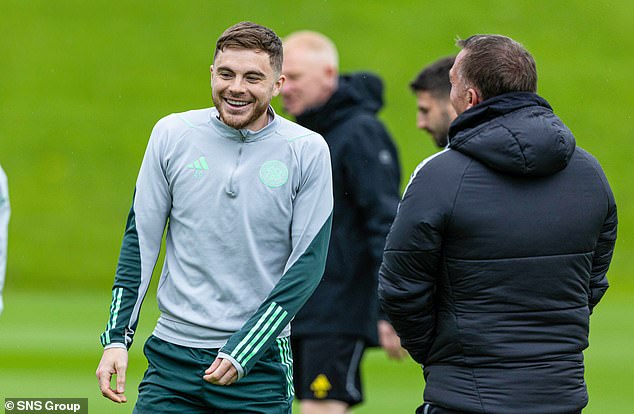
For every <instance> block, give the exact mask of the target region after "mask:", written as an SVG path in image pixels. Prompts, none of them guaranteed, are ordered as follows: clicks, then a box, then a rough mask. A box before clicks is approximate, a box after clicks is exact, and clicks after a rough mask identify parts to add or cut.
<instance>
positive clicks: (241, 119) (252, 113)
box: [212, 96, 269, 129]
mask: <svg viewBox="0 0 634 414" xmlns="http://www.w3.org/2000/svg"><path fill="white" fill-rule="evenodd" d="M230 99H231V98H230ZM236 99H239V98H236ZM212 100H213V103H214V106H215V107H216V109H217V110H218V113H219V115H220V120H221V121H222V122H224V123H225V124H226V125H228V126H230V127H231V128H234V129H245V128H246V127H248V126H249V125H251V124H253V123H254V122H255V121H257V120H258V119H259V118H260V117H261V116H262V114H264V113H265V112H266V111H267V110H268V107H269V106H268V104H264V103H262V102H260V101H258V100H256V101H254V102H251V103H249V104H248V105H247V106H250V110H249V111H246V112H240V113H231V112H232V111H231V109H232V108H230V107H228V103H227V102H226V101H225V100H224V99H223V98H222V97H216V96H212Z"/></svg>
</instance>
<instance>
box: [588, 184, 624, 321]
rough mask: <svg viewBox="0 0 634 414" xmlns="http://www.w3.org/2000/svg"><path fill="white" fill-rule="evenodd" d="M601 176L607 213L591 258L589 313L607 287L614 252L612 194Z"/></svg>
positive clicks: (613, 204) (613, 207) (614, 205)
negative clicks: (605, 196)
mask: <svg viewBox="0 0 634 414" xmlns="http://www.w3.org/2000/svg"><path fill="white" fill-rule="evenodd" d="M602 178H603V179H604V182H605V185H606V188H607V193H608V214H607V216H606V218H605V221H604V223H603V227H602V228H601V233H600V234H599V239H598V240H597V244H596V247H595V249H594V256H593V259H592V271H591V273H590V290H589V295H588V304H589V306H590V313H592V311H593V309H594V307H595V306H596V305H597V304H598V303H599V301H600V300H601V298H602V297H603V295H604V294H605V292H606V291H607V290H608V287H609V284H608V278H607V272H608V268H609V267H610V262H611V261H612V253H613V252H614V245H615V243H616V232H617V224H618V218H617V214H616V203H615V201H614V195H613V194H612V191H611V190H610V187H609V185H608V184H607V180H606V179H605V176H603V177H602Z"/></svg>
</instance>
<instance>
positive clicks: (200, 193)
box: [97, 22, 332, 414]
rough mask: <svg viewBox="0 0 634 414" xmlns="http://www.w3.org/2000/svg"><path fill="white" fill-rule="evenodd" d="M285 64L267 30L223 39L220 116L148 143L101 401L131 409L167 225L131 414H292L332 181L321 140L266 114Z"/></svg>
mask: <svg viewBox="0 0 634 414" xmlns="http://www.w3.org/2000/svg"><path fill="white" fill-rule="evenodd" d="M282 53H283V48H282V41H281V40H280V38H279V37H278V36H277V35H276V34H275V33H274V32H273V31H272V30H270V29H268V28H266V27H263V26H260V25H257V24H255V23H251V22H242V23H238V24H236V25H234V26H232V27H230V28H228V29H227V30H226V31H225V32H224V33H223V34H222V35H221V36H220V38H219V39H218V41H217V42H216V50H215V53H214V61H213V65H212V66H211V85H212V99H213V103H214V106H213V107H211V108H205V109H198V110H192V111H187V112H183V113H177V114H172V115H168V116H166V117H164V118H163V119H161V120H160V121H159V122H158V123H157V124H156V126H155V127H154V129H153V131H152V134H151V136H150V140H149V143H148V146H147V150H146V152H145V156H144V158H143V162H142V164H141V169H140V172H139V176H138V178H137V182H136V187H135V192H134V197H133V204H132V208H131V210H130V214H129V215H128V222H127V226H126V231H125V235H124V239H123V244H122V247H121V254H120V256H119V264H118V266H117V271H116V274H115V282H114V286H113V290H112V298H113V299H112V304H111V307H110V317H109V319H108V324H107V326H106V331H105V332H104V333H103V334H102V336H101V342H102V345H103V346H104V348H105V349H104V352H103V356H102V359H101V362H100V364H99V367H98V369H97V377H98V379H99V384H100V388H101V392H102V393H103V395H104V396H105V397H107V398H109V399H111V400H113V401H115V402H125V401H126V398H125V395H124V394H123V393H124V386H125V372H126V368H127V361H128V355H127V348H129V347H130V346H131V345H132V341H133V336H134V332H135V330H136V326H137V322H138V316H139V312H140V307H141V304H142V302H143V298H144V296H145V294H146V292H147V289H148V285H149V283H150V278H151V276H152V271H153V269H154V266H155V264H156V260H157V258H158V255H159V251H160V248H161V244H162V240H163V232H164V230H165V226H166V225H168V226H167V235H166V237H165V240H166V241H165V243H166V245H165V261H164V264H163V271H162V273H161V279H160V281H159V283H158V291H157V300H158V304H159V307H160V310H161V315H160V317H159V320H158V322H157V324H156V328H155V329H154V332H153V334H152V336H151V337H150V338H149V339H148V340H147V341H146V344H145V347H144V353H145V355H146V357H147V359H148V369H147V371H146V372H145V375H144V377H143V380H142V381H141V384H140V385H139V399H138V400H137V403H136V406H135V408H134V412H135V413H138V414H142V413H148V414H153V413H209V412H218V413H220V412H222V413H226V414H230V413H235V414H238V413H239V414H245V413H250V414H256V413H257V414H290V412H291V407H292V399H293V386H292V378H291V375H292V374H291V372H292V366H291V364H292V358H291V355H290V343H289V342H290V340H289V336H290V326H289V323H290V321H291V319H293V317H294V316H295V314H296V313H297V311H298V310H299V309H300V308H301V307H302V305H303V304H304V303H305V301H306V300H307V299H308V297H309V296H310V295H311V293H312V292H313V291H314V289H315V288H316V287H317V285H318V283H319V280H320V279H321V276H322V274H323V270H324V266H325V262H326V253H327V248H328V240H329V235H330V223H331V217H332V179H331V166H330V154H329V151H328V146H327V144H326V142H325V141H324V140H323V138H322V137H321V136H320V135H319V134H316V133H315V132H313V131H309V130H307V129H306V128H303V127H301V126H299V125H297V124H295V123H293V122H290V121H288V120H286V119H284V118H282V117H280V116H278V115H277V114H276V113H275V112H274V111H273V108H272V107H271V106H270V102H271V99H272V98H273V97H274V96H276V95H277V94H278V93H279V91H280V89H281V87H282V84H283V83H284V77H283V76H282V75H281V71H282ZM113 375H116V376H117V380H116V389H111V388H110V380H111V378H112V376H113Z"/></svg>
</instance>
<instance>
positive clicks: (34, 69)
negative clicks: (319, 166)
mask: <svg viewBox="0 0 634 414" xmlns="http://www.w3.org/2000/svg"><path fill="white" fill-rule="evenodd" d="M633 17H634V3H632V2H630V1H628V0H620V1H619V0H614V1H603V2H597V1H590V0H579V1H575V2H563V1H561V2H559V1H550V0H517V1H509V0H506V1H503V0H500V1H498V0H489V1H478V2H473V1H468V0H462V1H457V0H445V1H443V2H432V1H425V0H416V1H413V0H412V1H409V0H391V1H385V0H366V1H334V0H312V1H304V0H294V1H286V0H272V1H258V2H255V1H253V2H251V1H236V2H233V3H227V2H217V1H179V2H176V1H166V0H153V1H149V0H143V1H129V2H122V1H121V2H117V1H105V0H93V1H91V2H80V1H70V0H56V1H54V2H53V1H46V0H2V2H1V3H0V164H2V166H3V168H4V169H5V171H6V173H7V176H8V178H9V186H10V197H11V204H12V206H11V207H12V217H11V222H10V231H9V258H8V266H7V279H6V285H5V289H4V300H5V310H4V313H3V314H2V315H1V316H0V400H2V401H3V400H4V398H10V397H11V398H12V397H68V398H70V397H78V398H79V397H81V398H88V399H89V407H90V408H89V409H90V413H92V414H95V413H125V412H130V411H131V410H132V403H133V402H134V401H135V399H136V387H137V385H138V382H139V381H140V378H141V376H142V374H143V370H144V369H145V367H146V365H145V359H144V358H143V356H142V353H141V348H142V343H143V341H144V340H145V338H146V337H147V336H148V335H149V334H150V332H151V330H152V328H153V325H154V322H155V320H156V317H157V311H156V304H155V301H154V291H155V289H154V288H150V293H149V294H148V297H147V298H146V301H145V302H146V303H145V305H144V309H143V311H142V313H141V323H140V326H139V331H138V333H137V335H136V343H135V346H133V348H132V350H131V354H130V370H129V374H128V386H127V395H128V398H129V400H130V401H131V402H130V403H129V404H127V405H126V406H116V405H114V404H112V403H110V402H109V401H107V400H105V399H104V398H103V397H101V394H100V392H99V389H98V386H97V381H96V379H95V376H94V372H95V369H96V367H97V364H98V362H99V359H100V356H101V346H100V345H99V339H98V338H99V334H100V333H101V332H102V330H103V328H104V326H105V323H106V318H107V315H108V306H109V304H110V297H111V296H110V288H111V285H112V281H113V274H114V269H115V265H116V261H117V257H118V252H119V247H120V243H121V239H122V236H123V229H124V224H125V219H126V216H127V213H128V210H129V207H130V202H131V200H132V191H133V188H134V183H135V180H136V174H137V171H138V167H139V165H140V162H141V158H142V156H143V152H144V150H145V145H146V143H147V138H148V136H149V133H150V130H151V128H152V126H153V125H154V123H155V122H156V121H157V120H158V119H159V118H161V117H163V116H165V115H167V114H169V113H172V112H180V111H184V110H188V109H194V108H203V107H208V106H211V93H210V88H209V66H210V64H211V63H212V53H213V47H214V43H215V40H216V39H217V37H218V36H219V35H220V34H221V32H222V31H223V30H224V29H225V28H227V27H228V26H230V25H232V24H234V23H237V22H239V21H242V20H251V21H254V22H257V23H260V24H263V25H265V26H268V27H271V28H272V29H273V30H275V31H276V32H277V33H278V35H280V36H281V37H283V36H285V35H286V34H289V33H290V32H292V31H295V30H300V29H311V30H317V31H320V32H323V33H324V34H326V35H328V36H329V37H331V38H332V39H333V40H334V42H335V43H336V44H337V46H338V48H339V53H340V61H341V69H342V71H344V72H345V71H354V70H370V71H374V72H376V73H378V74H379V75H380V76H381V77H382V78H383V80H384V82H385V86H386V94H385V99H386V107H385V109H384V111H383V112H382V113H381V117H382V119H383V120H384V121H385V122H386V124H387V126H388V128H389V129H390V131H391V133H392V134H393V136H394V138H395V139H396V141H397V144H398V149H399V152H400V157H401V161H402V171H403V184H405V183H406V182H407V179H408V177H409V175H410V174H411V172H412V171H413V170H414V168H415V166H416V165H417V164H418V163H419V162H420V161H421V160H423V159H424V158H426V157H427V156H429V155H431V154H433V153H434V152H436V151H437V149H436V148H435V147H434V145H433V144H432V141H431V138H430V137H429V136H428V135H427V134H426V133H423V132H421V131H418V130H417V129H416V126H415V116H416V107H415V105H416V104H415V99H414V96H413V95H412V93H411V92H410V91H409V88H408V84H409V82H410V81H411V80H412V79H413V78H414V76H415V75H416V74H417V73H418V71H419V70H420V69H421V68H422V67H423V66H425V65H426V64H428V63H431V62H432V61H434V60H436V59H437V58H439V57H441V56H445V55H449V54H455V53H457V52H458V49H457V48H456V47H455V45H454V44H455V39H456V38H457V37H461V38H466V37H468V36H470V35H471V34H475V33H500V34H504V35H507V36H510V37H512V38H514V39H516V40H518V41H519V42H521V43H523V44H524V45H525V46H526V48H527V49H528V50H529V51H530V52H531V53H532V54H533V56H534V57H535V60H536V61H537V69H538V74H539V94H540V95H542V96H543V97H545V98H546V99H547V100H548V101H549V102H550V103H551V105H552V106H553V108H554V109H555V112H556V113H557V114H558V115H559V116H560V117H561V118H562V119H563V121H564V122H565V123H566V124H567V125H568V126H569V127H570V129H571V130H572V131H573V132H574V133H575V135H576V138H577V144H578V145H579V146H581V147H583V148H585V149H587V150H589V151H590V152H591V153H593V154H594V155H595V156H596V157H597V158H598V159H599V161H600V162H601V163H602V165H603V167H604V169H605V172H606V174H607V176H608V179H609V180H610V183H611V185H612V188H613V191H614V193H615V197H616V200H617V204H618V206H619V219H620V227H619V239H618V241H617V249H616V254H615V256H614V260H613V263H612V267H611V270H610V273H609V278H610V281H611V288H610V290H609V291H608V293H607V295H606V296H605V298H604V300H603V302H602V303H601V304H600V305H599V306H598V307H597V309H596V310H595V313H594V315H592V320H591V336H590V348H589V349H588V350H587V351H586V354H585V355H586V366H587V375H586V380H587V383H588V389H589V393H590V404H589V406H588V408H587V409H586V410H584V413H623V412H629V410H631V407H632V406H634V392H633V391H634V377H633V375H632V372H634V354H633V352H632V351H631V344H632V343H634V329H633V327H634V326H633V325H634V322H633V321H634V301H633V300H632V296H633V294H634V280H633V278H632V271H631V270H632V269H633V268H634V255H633V254H632V248H633V246H632V234H633V233H634V227H633V226H634V224H633V222H632V219H633V218H634V211H633V209H634V206H633V203H632V197H633V195H634V190H633V189H632V184H633V183H634V169H633V168H631V166H630V163H631V162H632V160H634V144H633V143H632V139H633V138H634V122H633V119H632V111H633V110H634V94H633V93H632V90H633V89H632V83H631V76H632V75H631V74H632V70H633V68H634V36H633V35H634V29H633V26H632V18H633ZM274 106H275V108H276V110H278V112H282V111H281V105H280V101H279V99H277V100H275V101H274ZM579 208H583V206H581V205H580V206H579ZM156 279H157V278H156V277H155V280H154V286H155V282H156ZM363 366H364V376H365V378H366V389H365V392H366V395H367V402H366V404H364V405H363V406H361V407H359V408H357V409H355V410H354V412H355V413H357V414H370V413H387V412H390V413H407V412H413V410H414V408H415V407H416V406H417V405H419V404H420V403H421V398H422V397H421V393H422V387H423V378H422V375H421V373H420V369H419V367H418V366H417V365H416V364H415V363H414V362H412V361H411V360H410V361H407V362H400V363H399V362H392V361H388V360H387V358H386V357H385V356H384V355H383V354H382V353H381V352H380V351H378V350H377V351H372V352H370V353H369V354H368V355H367V357H366V359H365V361H364V365H363Z"/></svg>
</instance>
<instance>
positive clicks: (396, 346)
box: [343, 117, 405, 359]
mask: <svg viewBox="0 0 634 414" xmlns="http://www.w3.org/2000/svg"><path fill="white" fill-rule="evenodd" d="M362 121H364V122H363V123H361V124H360V125H357V126H356V127H355V130H354V135H353V136H352V137H349V138H348V145H347V148H346V151H345V154H344V157H343V158H344V168H345V169H346V171H345V176H346V177H347V187H349V188H348V190H349V193H350V196H351V197H353V199H354V204H355V205H356V206H357V208H358V210H359V214H360V215H361V217H362V220H361V221H362V223H363V225H364V233H365V236H366V240H367V245H368V248H369V249H368V250H369V257H368V258H367V260H368V261H369V262H370V265H369V266H368V268H369V269H370V272H369V274H367V275H366V277H369V278H373V279H375V280H377V279H378V272H379V266H380V265H381V259H382V257H383V248H384V247H385V238H386V236H387V233H388V232H389V230H390V226H391V225H392V222H393V221H394V216H395V215H396V209H397V207H398V203H399V201H400V199H401V197H400V181H401V180H400V179H401V170H400V165H399V160H398V153H397V151H396V147H395V146H394V143H393V140H392V138H391V137H390V135H389V133H388V131H387V130H386V128H385V127H384V125H383V124H382V123H381V122H380V121H379V120H378V119H376V118H369V117H368V118H362ZM377 305H378V304H377ZM378 313H379V320H378V321H377V333H378V339H379V345H380V346H381V347H382V348H383V350H384V351H385V352H386V353H387V355H388V356H389V357H390V358H394V359H401V358H403V357H404V356H405V352H404V350H403V348H402V347H401V342H400V338H399V337H398V335H397V334H396V332H395V331H394V328H393V327H392V324H391V323H390V322H389V320H388V318H387V315H385V313H384V312H383V311H382V309H380V307H379V309H378Z"/></svg>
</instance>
